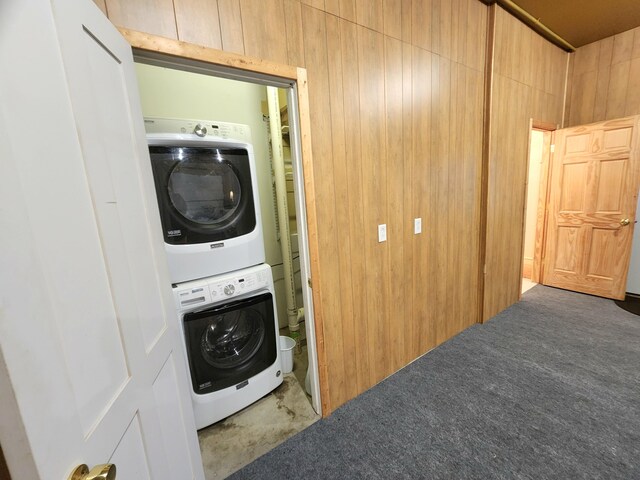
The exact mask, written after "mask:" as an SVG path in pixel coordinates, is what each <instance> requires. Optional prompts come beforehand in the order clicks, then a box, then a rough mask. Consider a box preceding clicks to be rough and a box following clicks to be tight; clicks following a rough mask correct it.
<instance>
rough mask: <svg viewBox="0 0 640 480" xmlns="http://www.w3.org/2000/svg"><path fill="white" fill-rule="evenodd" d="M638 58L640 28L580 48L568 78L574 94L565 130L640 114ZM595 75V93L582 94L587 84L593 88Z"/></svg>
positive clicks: (639, 53)
mask: <svg viewBox="0 0 640 480" xmlns="http://www.w3.org/2000/svg"><path fill="white" fill-rule="evenodd" d="M638 57H640V27H638V28H635V29H632V30H628V31H626V32H622V33H620V34H618V35H614V36H612V37H608V38H605V39H602V40H600V41H597V42H593V43H591V44H589V45H585V46H583V47H580V48H578V49H577V50H576V52H575V54H574V58H573V63H574V68H573V71H572V72H571V75H570V76H569V86H570V89H571V92H572V94H571V97H570V101H569V102H568V114H567V118H568V121H567V125H566V126H575V125H580V124H584V123H592V122H597V121H603V120H606V119H612V118H617V117H622V116H625V115H634V114H638V113H640V102H638V99H637V96H638V94H637V85H638V80H637V78H638V77H637V75H638V67H637V66H636V64H635V63H634V61H635V59H636V58H638ZM594 72H597V73H594ZM585 75H586V76H587V77H588V78H585ZM594 75H596V86H595V92H592V91H591V90H590V91H588V92H587V93H586V94H581V93H580V92H579V90H580V89H581V87H583V86H584V85H585V84H588V87H591V85H590V82H592V81H593V76H594ZM592 96H593V97H594V99H593V105H592V104H591V102H592ZM589 112H590V113H591V114H590V115H588V113H589Z"/></svg>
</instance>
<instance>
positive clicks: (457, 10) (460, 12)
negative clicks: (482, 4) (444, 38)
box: [451, 0, 469, 64]
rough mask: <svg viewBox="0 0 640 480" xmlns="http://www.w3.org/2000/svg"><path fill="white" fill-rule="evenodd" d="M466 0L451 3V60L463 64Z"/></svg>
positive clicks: (466, 18)
mask: <svg viewBox="0 0 640 480" xmlns="http://www.w3.org/2000/svg"><path fill="white" fill-rule="evenodd" d="M468 8H469V2H467V0H454V1H453V2H452V4H451V60H453V61H454V62H457V63H462V64H465V48H466V43H467V21H468V16H467V13H468V12H467V11H468Z"/></svg>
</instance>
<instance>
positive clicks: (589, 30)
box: [498, 0, 640, 47]
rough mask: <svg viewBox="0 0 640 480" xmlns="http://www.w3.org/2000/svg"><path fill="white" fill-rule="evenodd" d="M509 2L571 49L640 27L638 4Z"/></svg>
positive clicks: (631, 0)
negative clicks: (568, 44) (571, 46)
mask: <svg viewBox="0 0 640 480" xmlns="http://www.w3.org/2000/svg"><path fill="white" fill-rule="evenodd" d="M512 1H513V3H515V4H517V5H518V6H519V7H521V8H522V9H524V10H526V11H527V12H528V13H529V14H530V15H531V16H533V17H535V18H536V19H538V20H539V21H540V23H542V24H544V25H545V26H546V27H547V28H549V29H550V30H552V31H553V32H555V33H556V34H557V35H559V36H560V37H562V38H563V39H564V40H566V41H567V42H569V43H570V44H572V45H573V46H574V47H581V46H582V45H586V44H587V43H591V42H595V41H596V40H601V39H603V38H606V37H610V36H611V35H615V34H617V33H620V32H624V31H626V30H630V29H632V28H635V27H638V26H640V0H582V1H577V0H512ZM498 3H500V2H498Z"/></svg>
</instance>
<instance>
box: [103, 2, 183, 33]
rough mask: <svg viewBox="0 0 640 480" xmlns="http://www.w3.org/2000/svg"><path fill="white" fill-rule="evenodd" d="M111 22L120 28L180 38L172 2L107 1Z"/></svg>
mask: <svg viewBox="0 0 640 480" xmlns="http://www.w3.org/2000/svg"><path fill="white" fill-rule="evenodd" d="M105 3H106V6H107V12H108V13H109V20H111V21H112V22H113V23H114V24H115V25H117V26H118V27H124V28H129V29H131V30H139V31H141V32H147V33H152V34H154V35H160V36H161V37H167V38H175V39H177V38H178V33H177V30H176V20H175V16H174V13H173V2H172V1H171V0H138V1H135V2H131V1H128V0H105Z"/></svg>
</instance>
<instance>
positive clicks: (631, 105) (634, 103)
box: [625, 31, 640, 116]
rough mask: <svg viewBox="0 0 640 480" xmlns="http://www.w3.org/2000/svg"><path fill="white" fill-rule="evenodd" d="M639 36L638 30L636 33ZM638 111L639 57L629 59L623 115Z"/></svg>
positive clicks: (639, 110)
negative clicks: (627, 83)
mask: <svg viewBox="0 0 640 480" xmlns="http://www.w3.org/2000/svg"><path fill="white" fill-rule="evenodd" d="M636 37H638V38H640V31H639V33H636ZM638 113H640V57H638V58H634V59H633V60H631V66H630V67H629V85H628V86H627V101H626V109H625V115H627V116H628V115H636V114H638Z"/></svg>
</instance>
